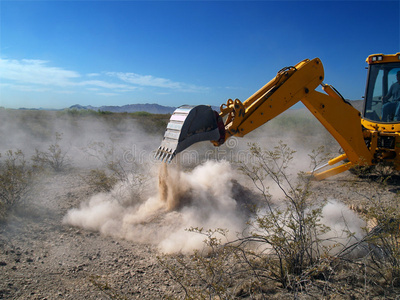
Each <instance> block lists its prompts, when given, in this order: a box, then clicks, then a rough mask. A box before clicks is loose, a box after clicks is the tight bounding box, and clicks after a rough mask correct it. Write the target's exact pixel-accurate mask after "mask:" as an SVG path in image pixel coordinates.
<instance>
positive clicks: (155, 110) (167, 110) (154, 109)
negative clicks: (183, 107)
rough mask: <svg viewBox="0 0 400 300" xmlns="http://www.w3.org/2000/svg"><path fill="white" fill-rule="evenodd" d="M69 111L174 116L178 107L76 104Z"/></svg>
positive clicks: (153, 104)
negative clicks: (84, 110) (88, 110)
mask: <svg viewBox="0 0 400 300" xmlns="http://www.w3.org/2000/svg"><path fill="white" fill-rule="evenodd" d="M69 109H78V110H81V109H90V110H100V111H110V112H118V113H121V112H128V113H132V112H138V111H145V112H148V113H151V114H172V113H173V112H174V110H175V109H176V107H172V106H163V105H159V104H156V103H152V104H149V103H146V104H127V105H123V106H100V107H94V106H91V105H88V106H83V105H80V104H75V105H72V106H70V107H69Z"/></svg>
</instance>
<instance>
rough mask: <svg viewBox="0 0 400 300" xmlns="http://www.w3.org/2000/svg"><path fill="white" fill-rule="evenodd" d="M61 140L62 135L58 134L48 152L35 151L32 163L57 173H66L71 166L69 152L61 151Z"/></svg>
mask: <svg viewBox="0 0 400 300" xmlns="http://www.w3.org/2000/svg"><path fill="white" fill-rule="evenodd" d="M61 140H62V134H61V133H59V132H56V134H55V140H54V143H53V144H51V145H50V146H49V148H48V150H47V151H39V150H38V149H35V151H36V154H35V155H34V156H33V157H32V161H33V162H34V163H35V164H37V165H38V166H40V167H49V168H51V169H52V170H54V171H56V172H61V171H64V170H65V169H66V168H67V167H68V166H69V165H70V159H69V157H68V156H67V151H64V150H63V149H61V146H60V142H61Z"/></svg>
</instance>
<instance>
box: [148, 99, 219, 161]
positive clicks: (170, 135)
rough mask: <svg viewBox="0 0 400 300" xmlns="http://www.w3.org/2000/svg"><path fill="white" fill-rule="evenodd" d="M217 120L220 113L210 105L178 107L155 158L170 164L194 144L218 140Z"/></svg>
mask: <svg viewBox="0 0 400 300" xmlns="http://www.w3.org/2000/svg"><path fill="white" fill-rule="evenodd" d="M217 120H218V113H217V112H216V111H214V110H212V108H211V107H210V106H208V105H198V106H189V105H183V106H180V107H178V108H177V109H176V110H175V111H174V113H173V114H172V115H171V118H170V120H169V123H168V125H167V129H166V130H165V134H164V138H163V140H162V142H161V146H160V147H158V150H157V152H156V154H155V158H156V159H159V160H161V161H164V162H168V163H169V162H171V160H172V159H173V158H174V157H175V155H176V154H178V153H179V152H181V151H183V150H185V149H186V148H188V147H190V146H191V145H193V144H194V143H197V142H201V141H213V140H218V139H219V138H220V131H219V129H218V124H217Z"/></svg>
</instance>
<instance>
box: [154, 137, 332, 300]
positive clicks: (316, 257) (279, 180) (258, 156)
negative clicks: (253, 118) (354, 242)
mask: <svg viewBox="0 0 400 300" xmlns="http://www.w3.org/2000/svg"><path fill="white" fill-rule="evenodd" d="M250 152H251V155H252V159H251V160H250V161H251V162H249V161H247V162H246V163H245V164H244V163H243V164H241V166H240V167H241V169H242V171H243V172H244V173H245V174H246V175H247V176H249V178H251V180H252V181H253V183H254V185H255V187H256V188H257V189H258V190H259V191H260V193H261V194H262V198H263V200H264V201H263V203H260V204H259V205H257V206H256V207H253V209H252V211H253V215H252V217H251V219H250V220H249V221H248V225H249V226H248V228H246V229H245V231H244V232H242V233H240V234H238V238H237V239H236V240H233V241H227V235H226V231H225V230H222V229H217V230H204V229H203V228H194V229H193V228H192V229H191V231H193V232H195V233H197V234H203V235H205V237H206V239H205V249H204V250H203V251H195V252H194V253H193V255H192V256H191V257H190V259H189V260H187V259H185V258H184V257H180V258H178V259H177V260H176V261H173V260H172V259H171V258H170V257H166V256H164V257H161V258H160V261H161V263H162V264H163V265H164V266H165V267H166V268H167V269H168V271H169V273H170V274H171V276H172V277H173V278H174V279H175V280H177V281H178V282H179V284H180V285H181V286H182V289H183V290H184V292H185V294H186V298H187V299H198V298H199V299H205V298H209V299H231V298H235V297H250V298H252V297H259V296H260V295H261V296H263V297H266V296H267V295H268V294H270V293H274V290H275V289H276V288H277V287H278V288H283V290H284V291H286V292H288V293H289V292H290V294H291V295H292V296H294V297H295V298H296V297H297V296H296V295H298V293H300V292H301V291H304V290H307V289H308V288H310V287H316V286H317V285H324V284H325V282H327V281H328V280H329V278H330V276H331V275H332V273H333V267H332V266H333V264H334V261H335V259H336V258H335V257H333V255H332V254H331V253H333V251H332V250H333V248H335V247H336V246H338V244H336V243H332V242H330V243H326V242H327V239H328V238H323V236H324V235H325V234H326V233H328V232H329V231H330V228H329V227H327V226H325V225H324V224H322V223H321V217H322V207H323V205H324V203H323V201H322V202H320V203H315V202H314V201H313V200H312V198H311V197H310V194H311V192H310V185H311V177H310V176H309V174H305V173H299V174H297V176H294V177H292V176H290V174H289V171H288V167H289V165H290V163H291V161H292V158H293V157H292V155H293V153H294V151H292V150H291V149H290V148H289V147H288V146H287V145H285V144H282V143H280V144H279V146H277V147H275V148H274V149H273V150H266V151H263V150H261V148H260V147H259V146H257V145H255V144H253V145H251V148H250ZM321 154H322V149H318V150H316V151H314V152H313V154H312V155H311V160H312V162H313V165H315V166H316V165H317V164H318V163H319V160H320V157H321ZM272 183H273V184H275V185H276V186H277V187H278V188H279V189H280V190H281V192H282V194H283V197H282V199H279V201H276V199H273V198H274V197H273V195H272V194H271V193H270V192H269V188H268V186H269V185H270V184H272ZM317 279H318V280H320V282H323V283H322V284H320V283H316V282H318V280H317ZM316 288H317V287H316ZM324 289H325V288H324V287H322V290H324Z"/></svg>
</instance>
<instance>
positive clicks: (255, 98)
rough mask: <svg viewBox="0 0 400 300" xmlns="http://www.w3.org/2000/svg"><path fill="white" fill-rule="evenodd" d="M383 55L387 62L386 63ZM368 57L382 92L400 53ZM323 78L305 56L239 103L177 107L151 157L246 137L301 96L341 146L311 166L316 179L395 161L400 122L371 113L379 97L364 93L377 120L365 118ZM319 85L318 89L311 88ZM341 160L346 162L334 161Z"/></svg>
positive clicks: (169, 157)
mask: <svg viewBox="0 0 400 300" xmlns="http://www.w3.org/2000/svg"><path fill="white" fill-rule="evenodd" d="M374 58H375V60H374ZM388 59H390V60H391V61H390V62H386V60H388ZM367 62H368V63H369V64H370V65H374V64H375V69H377V68H378V67H379V65H378V64H381V65H380V69H379V70H375V69H374V68H372V71H371V72H370V73H371V76H372V75H374V74H375V75H374V76H375V77H376V78H383V79H384V81H383V84H376V86H377V87H380V88H381V86H385V88H384V89H383V92H387V88H386V86H387V85H388V82H389V81H388V80H387V77H388V76H391V75H390V74H391V73H393V72H395V71H396V70H397V69H399V70H400V53H398V54H396V55H387V56H384V55H382V54H380V55H375V56H374V55H372V56H370V57H369V58H368V61H367ZM388 63H390V66H389V64H388ZM384 64H386V65H384ZM389 67H390V68H389ZM382 70H383V71H382ZM385 70H386V71H385ZM389 70H390V71H389ZM379 72H381V73H383V76H381V77H379V76H378V75H376V74H381V73H379ZM389 72H391V73H389ZM387 74H389V75H387ZM371 76H370V77H371ZM375 77H374V78H375ZM323 80H324V68H323V65H322V62H321V60H320V59H319V58H314V59H312V60H309V59H306V60H303V61H301V62H299V63H298V64H297V65H295V66H291V67H286V68H284V69H282V70H280V71H279V72H278V73H277V75H276V77H275V78H273V79H272V80H271V81H270V82H268V83H267V84H266V85H265V86H263V87H262V88H261V89H260V90H258V91H257V92H256V93H254V94H253V95H252V96H250V97H249V98H248V99H247V100H245V101H243V102H241V101H240V100H238V99H236V100H232V99H229V100H228V101H227V102H226V103H224V104H222V105H221V107H220V111H219V112H216V111H214V110H212V109H211V107H210V106H206V105H199V106H187V105H185V106H181V107H179V108H178V109H177V110H176V111H175V112H174V113H173V114H172V116H171V119H170V122H169V123H168V126H167V129H166V132H165V135H164V138H163V141H162V143H161V146H160V147H159V148H158V150H157V152H156V155H155V156H156V158H158V159H161V160H162V161H166V162H170V161H171V160H172V159H173V158H174V156H175V155H176V154H177V153H179V152H181V151H183V150H184V149H186V148H188V147H189V146H190V145H192V144H194V143H196V142H199V141H205V140H210V141H212V143H213V144H214V145H215V146H219V145H222V144H223V143H224V142H225V141H226V140H227V139H229V138H230V137H231V136H238V137H242V136H245V135H246V134H248V133H249V132H251V131H253V130H254V129H256V128H258V127H260V126H261V125H263V124H265V123H267V122H268V121H270V120H272V119H273V118H275V117H276V116H278V115H279V114H281V113H282V112H284V111H286V110H287V109H289V108H290V107H292V106H293V105H294V104H296V103H297V102H299V101H301V102H302V103H303V104H304V105H305V106H306V107H307V108H308V109H309V110H310V112H311V113H312V114H313V115H314V116H315V117H316V118H317V119H318V120H319V121H320V122H321V124H322V125H323V126H324V127H325V128H326V129H327V130H328V131H329V132H330V134H331V135H332V136H333V137H334V138H335V139H336V140H337V142H338V143H339V144H340V146H341V147H342V149H343V151H344V154H342V155H340V156H338V157H336V158H334V159H332V160H330V161H329V162H328V163H327V164H325V165H324V166H321V167H320V168H318V169H317V170H315V171H314V176H315V178H316V179H318V180H321V179H324V178H327V177H329V176H333V175H335V174H338V173H341V172H343V171H346V170H348V169H349V168H351V167H354V166H370V165H374V164H376V163H377V162H379V161H382V160H384V159H388V161H390V160H394V157H396V156H397V152H399V153H400V135H399V134H398V130H397V127H398V126H400V125H398V124H400V121H398V122H397V123H393V124H392V123H389V124H388V123H385V122H383V120H382V118H381V117H380V116H378V117H375V116H377V115H379V114H380V111H379V107H380V106H379V105H380V104H379V103H380V100H379V99H378V100H377V99H375V98H376V97H374V98H371V97H372V96H368V98H367V100H368V99H369V98H371V99H372V100H371V101H370V102H368V101H367V102H366V106H365V107H366V108H365V110H366V114H367V116H371V118H373V117H374V118H376V121H375V123H374V122H372V121H366V120H364V119H363V118H362V116H361V114H360V112H359V111H358V110H356V109H355V108H354V107H353V106H351V104H350V103H348V102H347V101H345V100H344V98H343V97H342V96H341V95H340V94H339V93H338V92H337V91H336V90H335V89H334V88H333V87H332V86H330V85H326V84H324V83H323ZM374 80H375V79H374ZM374 82H375V81H374ZM376 82H377V81H376ZM319 86H321V87H322V90H323V92H319V91H317V90H316V89H317V88H318V87H319ZM367 90H368V91H373V89H372V88H371V86H369V87H368V86H367ZM372 94H373V92H372V93H369V94H368V95H372ZM374 95H375V94H374ZM371 103H372V104H371ZM392 106H393V105H392ZM371 107H372V108H371ZM393 107H394V106H393ZM399 107H400V106H399ZM399 109H400V108H398V109H397V110H396V113H397V111H400V110H399ZM399 118H400V117H399ZM389 125H390V126H389ZM393 130H394V131H393ZM391 131H393V132H391ZM397 145H399V147H397ZM343 161H345V163H342V164H339V165H338V166H335V165H336V164H338V163H340V162H343ZM398 169H400V164H399V166H398Z"/></svg>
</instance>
